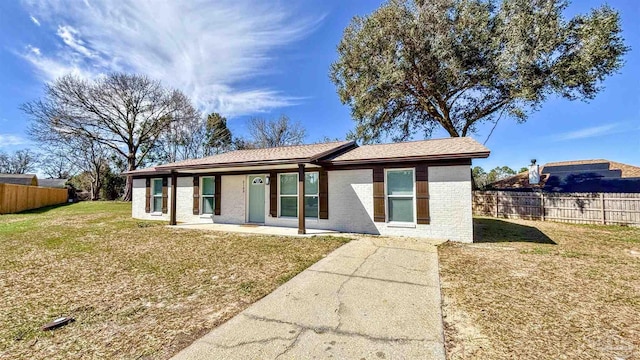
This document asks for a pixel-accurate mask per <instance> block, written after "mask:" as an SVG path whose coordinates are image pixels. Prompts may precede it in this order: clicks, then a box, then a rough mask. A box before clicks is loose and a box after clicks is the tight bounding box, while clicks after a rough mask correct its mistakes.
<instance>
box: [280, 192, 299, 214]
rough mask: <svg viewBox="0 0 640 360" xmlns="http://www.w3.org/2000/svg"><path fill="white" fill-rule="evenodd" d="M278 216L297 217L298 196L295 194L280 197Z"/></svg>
mask: <svg viewBox="0 0 640 360" xmlns="http://www.w3.org/2000/svg"><path fill="white" fill-rule="evenodd" d="M280 216H290V217H298V198H297V197H296V196H283V197H281V198H280Z"/></svg>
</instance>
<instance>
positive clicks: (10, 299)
mask: <svg viewBox="0 0 640 360" xmlns="http://www.w3.org/2000/svg"><path fill="white" fill-rule="evenodd" d="M130 209H131V207H130V204H127V203H80V204H74V205H68V206H62V207H58V208H52V209H45V210H42V211H36V212H31V213H23V214H16V215H4V216H1V217H0V254H1V255H0V294H2V295H1V298H0V300H1V301H0V319H2V325H0V358H22V359H27V358H29V359H31V358H80V357H82V358H128V359H131V358H154V359H155V358H167V357H169V356H170V355H172V354H174V353H175V352H176V351H178V350H180V349H181V348H183V347H185V346H186V345H188V344H189V343H191V342H192V341H193V340H195V339H196V338H197V337H199V336H200V335H202V334H204V333H205V332H206V331H208V330H210V329H212V328H214V327H215V326H217V325H218V324H220V323H222V322H224V321H225V320H227V319H229V318H230V317H232V316H233V315H235V314H237V313H238V312H240V311H241V310H243V309H244V308H246V307H247V306H248V305H249V304H251V303H253V302H254V301H256V300H258V299H260V298H261V297H263V296H265V295H266V294H268V293H269V292H271V291H272V290H273V289H275V288H276V287H277V286H278V285H280V284H281V283H283V282H284V281H286V280H287V279H289V278H291V277H292V276H293V275H295V274H297V273H298V272H300V271H302V270H303V269H305V268H306V267H308V266H310V265H311V264H313V263H314V262H316V261H317V260H319V259H320V258H321V257H323V256H324V255H325V254H327V253H329V252H331V251H332V250H333V249H335V248H336V247H338V246H340V245H342V244H343V243H344V242H346V241H348V240H346V239H343V238H338V237H315V238H286V237H275V236H258V235H241V234H225V233H208V232H199V231H196V230H177V229H170V228H167V227H166V226H164V225H165V224H164V223H162V222H143V221H137V220H133V219H131V218H130V211H131V210H130ZM63 315H66V316H73V317H74V318H75V319H76V322H75V323H72V324H71V325H68V326H66V327H63V328H61V329H58V330H56V331H53V332H42V331H40V330H39V328H40V326H42V325H43V324H45V323H47V322H49V321H51V320H52V319H54V318H57V317H59V316H63Z"/></svg>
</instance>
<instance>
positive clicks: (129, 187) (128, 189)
mask: <svg viewBox="0 0 640 360" xmlns="http://www.w3.org/2000/svg"><path fill="white" fill-rule="evenodd" d="M135 169H136V158H135V156H129V157H128V158H127V171H132V170H135ZM132 197H133V178H132V177H131V176H130V175H127V182H126V184H125V187H124V195H123V196H122V200H123V201H131V199H132Z"/></svg>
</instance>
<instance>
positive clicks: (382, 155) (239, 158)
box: [126, 137, 489, 175]
mask: <svg viewBox="0 0 640 360" xmlns="http://www.w3.org/2000/svg"><path fill="white" fill-rule="evenodd" d="M487 156H489V149H487V148H486V147H484V146H483V145H481V144H480V143H478V142H477V141H475V140H473V139H472V138H468V137H464V138H447V139H434V140H422V141H411V142H404V143H392V144H377V145H363V146H360V147H358V146H357V145H356V143H355V142H353V141H335V142H328V143H322V144H309V145H293V146H281V147H274V148H266V149H251V150H237V151H231V152H228V153H224V154H219V155H213V156H209V157H205V158H201V159H191V160H185V161H179V162H174V163H170V164H164V165H159V166H156V167H151V168H146V169H139V170H134V171H130V172H127V173H126V174H129V175H141V174H165V173H169V172H170V171H171V170H175V169H207V168H225V167H234V166H253V165H274V164H297V163H310V162H317V163H320V164H328V165H332V164H353V163H371V162H380V161H386V162H389V161H394V160H439V159H459V158H484V157H487Z"/></svg>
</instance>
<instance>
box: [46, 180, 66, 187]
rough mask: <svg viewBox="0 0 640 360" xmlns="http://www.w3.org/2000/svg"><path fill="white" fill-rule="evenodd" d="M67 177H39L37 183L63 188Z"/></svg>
mask: <svg viewBox="0 0 640 360" xmlns="http://www.w3.org/2000/svg"><path fill="white" fill-rule="evenodd" d="M68 180H69V179H40V181H39V185H38V186H42V187H48V188H65V187H66V184H67V181H68Z"/></svg>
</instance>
